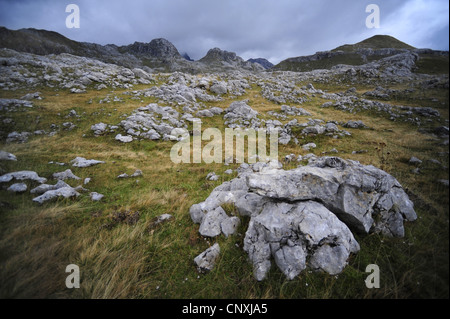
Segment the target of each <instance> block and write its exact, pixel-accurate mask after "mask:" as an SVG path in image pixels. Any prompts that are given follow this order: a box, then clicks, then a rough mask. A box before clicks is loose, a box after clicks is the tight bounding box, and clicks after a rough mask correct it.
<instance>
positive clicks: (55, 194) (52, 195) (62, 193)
mask: <svg viewBox="0 0 450 319" xmlns="http://www.w3.org/2000/svg"><path fill="white" fill-rule="evenodd" d="M78 196H80V194H79V193H78V192H77V191H76V190H75V189H74V188H72V187H70V186H69V187H62V188H58V189H55V190H49V191H47V192H45V193H44V194H42V195H41V196H38V197H35V198H33V202H36V203H39V204H43V203H44V202H47V201H50V200H53V199H56V198H59V197H63V198H72V197H78Z"/></svg>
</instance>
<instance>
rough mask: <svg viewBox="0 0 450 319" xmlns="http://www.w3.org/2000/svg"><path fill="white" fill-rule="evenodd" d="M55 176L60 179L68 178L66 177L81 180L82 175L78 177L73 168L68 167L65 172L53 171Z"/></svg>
mask: <svg viewBox="0 0 450 319" xmlns="http://www.w3.org/2000/svg"><path fill="white" fill-rule="evenodd" d="M53 178H54V179H59V180H66V179H76V180H80V179H81V178H80V177H78V176H76V175H75V174H74V173H72V170H71V169H70V168H69V169H66V170H65V171H63V172H58V173H53Z"/></svg>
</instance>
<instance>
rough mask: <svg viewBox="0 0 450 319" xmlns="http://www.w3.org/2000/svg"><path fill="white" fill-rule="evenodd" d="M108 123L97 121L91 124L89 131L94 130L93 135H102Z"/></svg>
mask: <svg viewBox="0 0 450 319" xmlns="http://www.w3.org/2000/svg"><path fill="white" fill-rule="evenodd" d="M107 128H108V125H107V124H105V123H97V124H94V125H92V126H91V131H94V134H95V135H102V134H104V133H105V132H106V129H107Z"/></svg>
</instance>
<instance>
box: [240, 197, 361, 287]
mask: <svg viewBox="0 0 450 319" xmlns="http://www.w3.org/2000/svg"><path fill="white" fill-rule="evenodd" d="M324 247H332V249H331V250H327V252H328V253H329V255H324V254H323V250H324ZM244 250H245V251H246V252H248V253H249V257H250V260H251V261H257V262H256V263H254V267H255V272H254V274H255V276H256V278H257V279H258V280H262V279H264V278H265V276H266V273H267V271H268V270H269V269H268V267H267V265H268V264H269V263H270V257H271V256H272V257H273V258H274V260H275V262H276V264H277V266H278V267H279V268H280V270H281V271H282V272H283V273H284V274H285V275H286V277H287V278H288V279H293V278H295V277H296V276H297V275H299V274H300V272H301V271H302V270H304V269H305V268H306V258H307V256H308V255H310V256H311V266H312V267H313V268H314V269H316V268H317V269H321V270H323V271H326V272H328V273H330V274H337V273H339V272H341V271H342V270H343V268H344V267H345V265H346V263H347V259H348V257H349V255H350V253H356V252H357V251H359V245H358V243H357V242H356V240H355V239H354V237H353V234H352V233H351V231H350V230H349V229H348V227H347V226H346V225H345V224H344V223H342V222H341V221H339V219H338V218H337V217H336V216H335V215H334V214H333V213H331V212H330V211H329V210H328V209H326V208H325V207H324V206H323V205H321V204H320V203H317V202H314V201H306V202H298V203H295V204H289V203H276V202H269V203H267V204H266V205H265V206H264V209H263V211H262V212H261V213H260V214H259V215H257V216H256V217H254V218H253V219H252V223H251V224H250V226H249V229H248V230H247V233H246V236H245V239H244ZM261 265H262V267H261Z"/></svg>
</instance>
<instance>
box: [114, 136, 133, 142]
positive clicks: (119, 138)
mask: <svg viewBox="0 0 450 319" xmlns="http://www.w3.org/2000/svg"><path fill="white" fill-rule="evenodd" d="M115 140H116V141H119V142H122V143H130V142H133V137H132V136H130V135H126V136H123V135H122V134H117V135H116V137H115Z"/></svg>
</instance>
